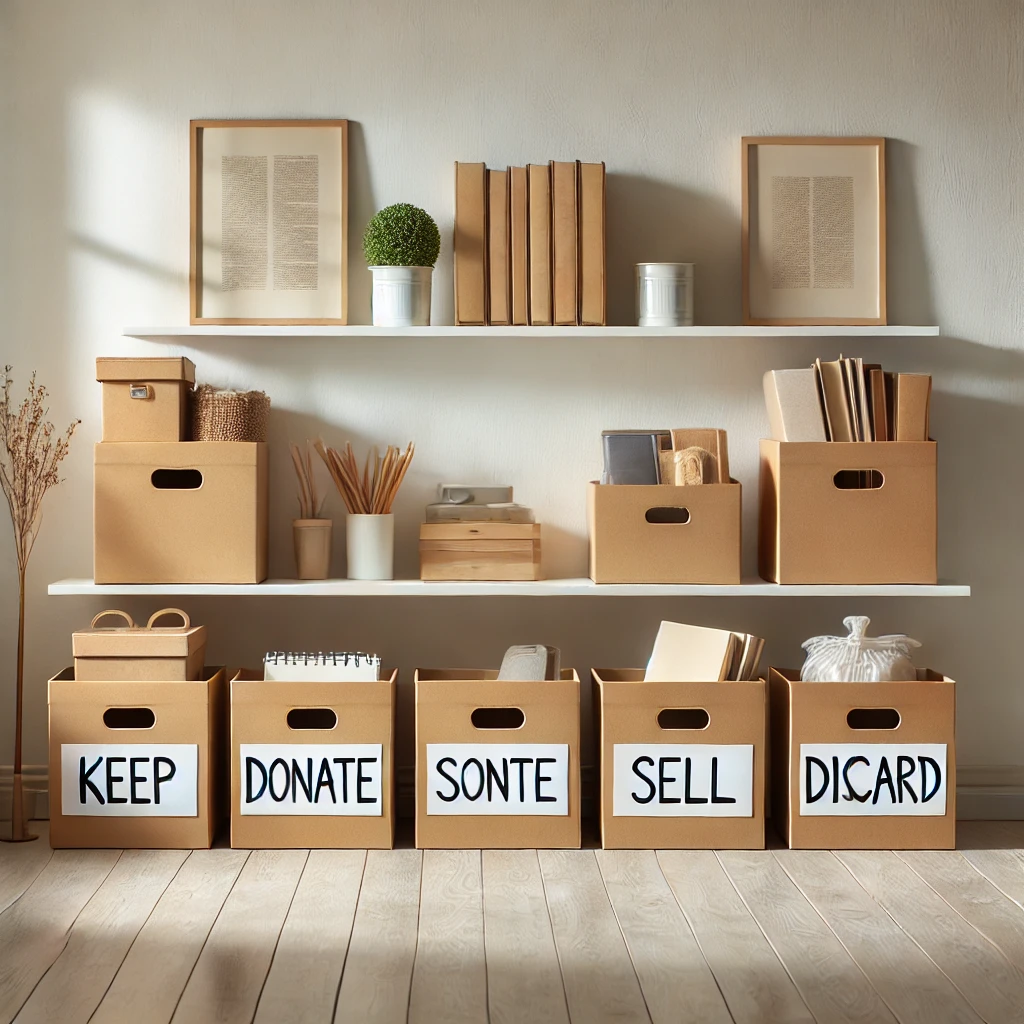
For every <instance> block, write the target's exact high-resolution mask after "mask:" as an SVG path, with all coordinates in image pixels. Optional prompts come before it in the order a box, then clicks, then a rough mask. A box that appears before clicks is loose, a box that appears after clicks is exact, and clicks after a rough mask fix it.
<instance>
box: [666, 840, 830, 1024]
mask: <svg viewBox="0 0 1024 1024" xmlns="http://www.w3.org/2000/svg"><path fill="white" fill-rule="evenodd" d="M757 856H759V857H761V858H765V859H766V858H768V857H770V856H771V854H770V853H767V852H765V853H760V854H757ZM658 861H659V863H660V864H661V869H662V871H663V872H664V874H665V878H666V879H667V880H668V883H669V885H670V886H671V887H672V891H673V892H674V894H675V897H676V900H677V901H678V903H679V906H680V908H681V909H682V911H683V913H684V914H685V915H686V919H687V921H688V922H689V925H690V927H691V928H692V929H693V934H694V936H695V937H696V939H697V942H698V943H699V944H700V948H701V951H702V952H703V953H704V956H705V958H706V959H707V962H708V964H709V965H710V966H711V970H712V971H713V972H714V975H715V979H716V981H717V982H718V985H719V988H720V989H721V990H722V994H723V995H724V996H725V1001H726V1003H727V1004H728V1007H729V1011H730V1012H731V1013H732V1016H733V1020H735V1021H736V1024H797V1022H799V1024H814V1018H813V1017H812V1016H811V1013H810V1010H808V1009H807V1006H806V1005H805V1004H804V1001H803V1000H802V999H801V998H800V993H799V992H798V991H797V989H796V986H795V985H794V984H793V980H792V978H790V976H789V975H788V974H787V973H786V969H785V967H783V965H782V963H781V962H780V961H779V958H778V957H777V956H776V955H775V952H774V951H773V950H772V947H771V946H770V945H769V943H768V940H767V939H766V938H765V937H764V933H763V932H762V931H761V929H760V927H759V926H758V924H757V922H756V921H755V920H754V919H753V918H752V917H751V916H750V913H749V912H748V911H747V909H746V907H745V906H744V905H743V901H742V900H741V899H740V897H739V895H738V894H737V892H736V890H735V888H734V887H733V885H732V883H731V882H730V880H729V878H728V876H727V875H726V873H725V871H724V870H723V868H722V865H721V864H720V863H719V862H718V858H717V857H716V856H715V855H714V854H713V853H711V852H709V851H706V850H662V851H659V853H658Z"/></svg>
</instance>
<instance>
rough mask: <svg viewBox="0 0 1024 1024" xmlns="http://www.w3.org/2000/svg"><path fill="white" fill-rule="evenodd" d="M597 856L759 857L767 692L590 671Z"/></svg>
mask: <svg viewBox="0 0 1024 1024" xmlns="http://www.w3.org/2000/svg"><path fill="white" fill-rule="evenodd" d="M593 678H594V713H595V717H596V721H597V734H598V751H599V760H600V775H601V799H600V816H601V845H602V847H604V849H606V850H652V849H660V850H763V849H764V845H765V841H764V818H765V790H766V782H765V778H766V775H765V759H766V757H767V742H768V735H767V728H768V724H767V704H768V686H767V684H766V683H765V681H764V680H763V679H755V680H750V681H747V682H722V683H685V682H679V683H647V682H644V672H643V669H594V670H593Z"/></svg>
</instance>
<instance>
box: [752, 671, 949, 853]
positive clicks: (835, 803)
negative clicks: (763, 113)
mask: <svg viewBox="0 0 1024 1024" xmlns="http://www.w3.org/2000/svg"><path fill="white" fill-rule="evenodd" d="M770 686H771V747H772V814H773V817H774V819H775V823H776V827H777V829H778V831H779V834H780V835H781V836H782V838H783V839H784V840H785V841H786V843H787V844H788V845H789V846H790V847H791V848H792V849H804V850H829V849H832V850H952V849H953V848H954V846H955V845H956V744H955V732H956V685H955V684H954V682H953V680H952V679H947V678H945V677H943V676H940V675H937V674H936V673H935V672H932V671H930V670H928V669H921V670H919V671H918V679H917V681H915V682H898V683H814V682H802V681H801V680H800V674H799V673H798V672H793V671H791V670H789V669H774V668H773V669H772V670H771V674H770Z"/></svg>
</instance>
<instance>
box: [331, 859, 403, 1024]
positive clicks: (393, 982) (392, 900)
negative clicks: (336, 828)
mask: <svg viewBox="0 0 1024 1024" xmlns="http://www.w3.org/2000/svg"><path fill="white" fill-rule="evenodd" d="M422 863H423V859H422V854H421V853H420V851H419V850H370V852H369V853H367V855H366V867H365V868H364V869H363V885H362V888H361V889H360V891H359V903H358V905H357V906H356V919H355V923H354V924H353V926H352V938H351V940H350V942H349V949H348V959H347V960H346V962H345V973H344V974H343V975H342V978H341V989H340V990H339V992H338V1006H337V1009H336V1010H335V1013H334V1020H335V1024H365V1022H367V1021H372V1022H373V1024H403V1022H404V1021H405V1020H406V1017H407V1014H408V1009H409V986H410V983H411V981H412V969H413V963H414V962H415V959H416V930H417V926H418V922H419V904H420V875H421V868H422Z"/></svg>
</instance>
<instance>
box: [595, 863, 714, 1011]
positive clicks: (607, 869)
mask: <svg viewBox="0 0 1024 1024" xmlns="http://www.w3.org/2000/svg"><path fill="white" fill-rule="evenodd" d="M597 863H598V867H600V869H601V875H602V877H603V878H604V884H605V888H606V889H607V890H608V897H609V899H610V900H611V904H612V909H613V910H614V911H615V917H616V919H617V920H618V923H619V928H620V929H621V931H622V934H623V936H624V937H625V939H626V945H627V947H628V948H629V953H630V956H631V957H632V959H633V966H634V967H635V968H636V973H637V977H638V978H639V979H640V988H641V990H642V991H643V994H644V999H645V1000H646V1002H647V1012H648V1013H649V1014H650V1015H651V1020H652V1022H653V1024H684V1022H691V1021H692V1022H693V1024H731V1022H732V1016H731V1015H730V1013H729V1010H728V1008H727V1007H726V1005H725V1000H724V999H723V998H722V993H721V992H720V991H719V989H718V985H717V983H716V982H715V976H714V975H713V974H712V973H711V968H710V967H708V964H707V961H706V960H705V959H704V954H703V953H701V951H700V946H698V945H697V940H696V939H694V937H693V932H691V931H690V926H689V925H688V924H687V923H686V918H685V917H683V912H682V911H681V910H680V909H679V904H678V903H676V901H675V897H674V896H673V895H672V890H671V889H670V888H669V886H668V883H667V882H666V881H665V876H664V875H663V874H662V873H661V868H660V867H659V866H658V858H657V856H656V855H655V854H654V852H653V851H651V850H600V851H598V853H597Z"/></svg>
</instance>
